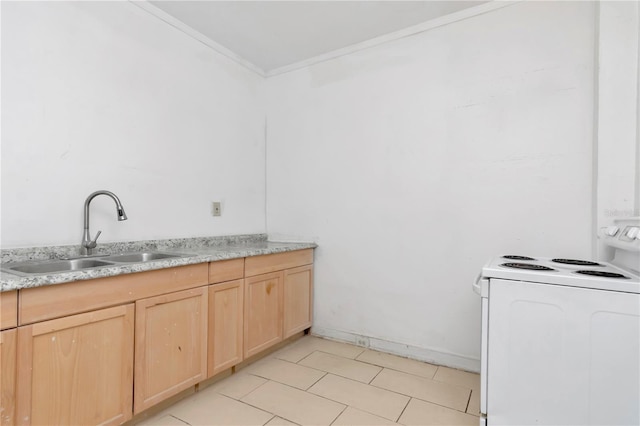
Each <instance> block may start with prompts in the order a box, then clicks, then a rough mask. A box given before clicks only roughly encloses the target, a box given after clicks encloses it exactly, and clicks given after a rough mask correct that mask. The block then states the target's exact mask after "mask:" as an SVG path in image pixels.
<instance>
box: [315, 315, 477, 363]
mask: <svg viewBox="0 0 640 426" xmlns="http://www.w3.org/2000/svg"><path fill="white" fill-rule="evenodd" d="M311 334H312V335H314V336H318V337H326V338H328V339H332V340H338V341H341V342H346V343H351V344H353V345H356V346H362V347H365V348H369V349H374V350H377V351H381V352H387V353H390V354H394V355H399V356H403V357H406V358H411V359H416V360H418V361H424V362H428V363H431V364H437V365H443V366H445V367H452V368H457V369H459V370H466V371H471V372H473V373H479V372H480V360H479V359H477V358H471V357H468V356H464V355H457V354H452V353H448V352H442V351H439V350H434V349H428V348H422V347H418V346H411V345H406V344H404V343H397V342H391V341H389V340H383V339H378V338H375V337H370V336H363V335H360V334H355V333H350V332H347V331H340V330H333V329H329V328H323V327H316V326H313V327H312V328H311Z"/></svg>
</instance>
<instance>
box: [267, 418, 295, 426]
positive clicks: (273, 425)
mask: <svg viewBox="0 0 640 426" xmlns="http://www.w3.org/2000/svg"><path fill="white" fill-rule="evenodd" d="M266 426H298V424H297V423H293V422H290V421H289V420H286V419H283V418H282V417H277V416H276V417H274V418H272V419H271V420H269V423H267V425H266Z"/></svg>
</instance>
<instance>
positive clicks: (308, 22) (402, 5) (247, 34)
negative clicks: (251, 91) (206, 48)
mask: <svg viewBox="0 0 640 426" xmlns="http://www.w3.org/2000/svg"><path fill="white" fill-rule="evenodd" d="M148 3H149V4H151V5H152V6H155V7H156V8H158V9H161V10H162V11H163V12H166V13H167V14H169V15H171V16H172V17H173V18H175V19H177V20H178V21H181V23H182V24H184V25H186V26H187V27H189V28H191V29H193V30H196V31H197V32H198V33H200V34H202V35H204V36H205V37H206V38H208V39H210V40H212V41H213V42H215V43H217V44H219V45H221V46H223V47H224V48H226V49H228V50H230V51H232V52H233V53H234V54H236V55H238V56H240V57H241V58H242V59H244V60H245V61H248V62H249V63H251V64H253V65H254V66H255V67H257V68H259V69H260V70H261V71H262V72H264V73H266V74H268V73H271V72H272V71H274V70H277V69H279V68H282V67H287V66H290V65H291V64H296V63H299V62H302V61H306V60H309V59H311V58H314V57H317V56H319V55H323V54H327V53H328V52H332V51H335V50H337V49H342V48H345V47H347V46H350V45H354V44H357V43H361V42H364V41H367V40H370V39H373V38H376V37H379V36H382V35H385V34H389V33H393V32H396V31H399V30H402V29H405V28H407V27H411V26H414V25H418V24H421V23H423V22H425V21H428V20H431V19H434V18H438V17H441V16H444V15H447V14H450V13H454V12H458V11H460V10H462V9H466V8H469V7H473V6H477V5H480V4H482V3H486V1H309V0H299V1H237V0H236V1H202V0H200V1H187V0H181V1H177V0H170V1H162V0H160V1H149V2H148Z"/></svg>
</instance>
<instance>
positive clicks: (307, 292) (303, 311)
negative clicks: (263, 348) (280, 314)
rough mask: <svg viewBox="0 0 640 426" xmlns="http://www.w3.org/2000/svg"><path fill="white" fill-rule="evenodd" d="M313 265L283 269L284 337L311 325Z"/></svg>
mask: <svg viewBox="0 0 640 426" xmlns="http://www.w3.org/2000/svg"><path fill="white" fill-rule="evenodd" d="M312 309H313V266H311V265H307V266H302V267H300V268H295V269H287V270H286V271H284V338H285V339H286V338H287V337H289V336H292V335H294V334H295V333H298V332H299V331H302V330H305V329H307V328H309V327H311V321H312V319H313V311H312Z"/></svg>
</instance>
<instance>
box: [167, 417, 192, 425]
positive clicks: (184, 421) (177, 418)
mask: <svg viewBox="0 0 640 426" xmlns="http://www.w3.org/2000/svg"><path fill="white" fill-rule="evenodd" d="M169 417H173V418H174V419H176V420H178V421H181V422H182V423H184V424H186V425H189V426H191V423H189V422H187V421H186V420H182V419H181V418H180V417H177V416H174V415H173V414H169Z"/></svg>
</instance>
